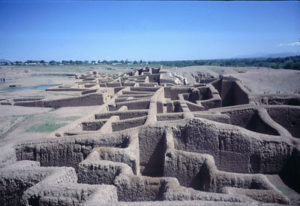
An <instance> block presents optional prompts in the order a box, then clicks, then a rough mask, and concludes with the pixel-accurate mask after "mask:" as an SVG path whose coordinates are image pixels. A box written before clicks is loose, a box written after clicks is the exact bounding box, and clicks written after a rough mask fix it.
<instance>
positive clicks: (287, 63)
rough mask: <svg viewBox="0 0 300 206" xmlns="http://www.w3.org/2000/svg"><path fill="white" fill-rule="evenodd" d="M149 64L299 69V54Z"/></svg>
mask: <svg viewBox="0 0 300 206" xmlns="http://www.w3.org/2000/svg"><path fill="white" fill-rule="evenodd" d="M149 63H150V64H153V63H155V64H160V65H164V66H171V67H175V66H176V67H185V66H200V65H211V66H234V67H249V66H255V67H271V68H274V69H280V68H281V69H294V70H300V56H290V57H282V58H244V59H215V60H187V61H158V62H149Z"/></svg>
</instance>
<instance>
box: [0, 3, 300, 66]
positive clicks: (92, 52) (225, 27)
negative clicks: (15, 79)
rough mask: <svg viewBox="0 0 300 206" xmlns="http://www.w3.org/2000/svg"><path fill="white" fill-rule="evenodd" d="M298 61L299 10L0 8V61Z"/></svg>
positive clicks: (243, 6) (265, 6)
mask: <svg viewBox="0 0 300 206" xmlns="http://www.w3.org/2000/svg"><path fill="white" fill-rule="evenodd" d="M274 53H298V54H300V2H299V1H298V2H296V1H292V2H291V1H288V2H259V1H256V2H249V1H243V2H239V1H230V2H228V1H227V2H219V1H218V2H199V1H190V2H182V1H165V2H162V1H112V2H109V1H70V0H69V1H67V0H66V1H54V0H53V1H50V0H48V1H42V2H41V1H37V0H36V1H33V0H31V1H26V0H9V1H8V0H0V59H8V60H11V61H15V60H22V61H24V60H28V59H33V60H47V61H49V60H71V59H72V60H104V59H105V60H126V59H128V60H146V61H154V60H195V59H218V58H236V57H247V56H263V55H266V54H274Z"/></svg>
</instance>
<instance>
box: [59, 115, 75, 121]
mask: <svg viewBox="0 0 300 206" xmlns="http://www.w3.org/2000/svg"><path fill="white" fill-rule="evenodd" d="M76 119H79V116H70V117H64V118H60V120H62V121H74V120H76Z"/></svg>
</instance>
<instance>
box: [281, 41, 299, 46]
mask: <svg viewBox="0 0 300 206" xmlns="http://www.w3.org/2000/svg"><path fill="white" fill-rule="evenodd" d="M278 46H300V41H296V42H290V43H281V44H279V45H278Z"/></svg>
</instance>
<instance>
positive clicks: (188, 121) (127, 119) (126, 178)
mask: <svg viewBox="0 0 300 206" xmlns="http://www.w3.org/2000/svg"><path fill="white" fill-rule="evenodd" d="M165 72H166V71H163V70H160V69H154V68H143V69H139V70H135V71H132V72H130V73H126V74H123V75H103V74H98V73H97V72H93V73H88V74H85V75H80V76H77V79H78V80H80V81H79V82H78V83H77V84H79V85H81V88H82V96H81V97H78V98H77V99H76V100H74V99H71V100H68V99H64V100H60V101H58V100H56V101H55V102H52V103H51V102H50V101H44V102H42V103H41V102H40V101H38V102H39V103H36V102H35V101H31V102H23V103H22V102H19V103H18V105H23V106H47V105H50V106H51V105H55V106H54V107H61V106H70V105H71V106H74V105H73V104H76V102H78V105H75V106H80V105H89V101H90V99H89V98H86V96H87V95H89V96H91V95H94V96H96V97H97V98H95V99H93V101H92V102H93V103H91V105H99V109H97V111H95V112H94V113H93V114H92V115H87V116H85V117H83V118H81V119H80V120H78V121H75V122H74V123H73V124H70V125H68V126H66V127H63V128H61V129H59V130H57V131H56V132H55V133H53V134H51V135H50V136H48V137H47V138H41V139H40V140H38V141H34V142H24V143H21V144H19V145H16V146H15V155H16V159H17V161H16V162H15V163H14V164H10V165H3V166H2V168H1V169H0V205H47V206H48V205H49V206H50V205H68V206H69V205H99V206H100V205H172V206H173V205H174V206H175V205H274V204H293V205H297V204H300V195H299V192H300V175H299V174H300V147H299V143H300V141H299V137H300V133H299V132H300V131H299V128H300V107H299V105H300V104H299V102H300V101H299V100H300V98H299V97H298V96H297V95H293V96H280V95H274V96H272V95H254V94H250V93H249V92H248V91H247V90H246V89H245V88H244V87H243V85H242V83H241V82H240V81H239V80H237V79H234V78H232V77H230V76H223V77H220V79H215V80H210V81H204V82H210V83H200V84H197V85H175V84H172V83H171V82H168V81H165V80H164V79H162V78H161V74H162V73H165ZM74 88H75V87H74ZM76 88H78V86H77V87H76ZM67 89H72V88H52V90H55V91H60V90H62V91H66V90H67ZM100 96H101V98H100V99H98V97H100ZM104 97H105V98H104ZM74 102H75V103H74Z"/></svg>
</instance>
